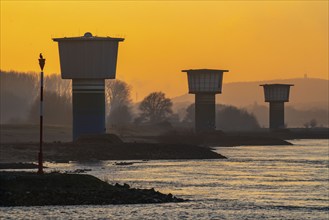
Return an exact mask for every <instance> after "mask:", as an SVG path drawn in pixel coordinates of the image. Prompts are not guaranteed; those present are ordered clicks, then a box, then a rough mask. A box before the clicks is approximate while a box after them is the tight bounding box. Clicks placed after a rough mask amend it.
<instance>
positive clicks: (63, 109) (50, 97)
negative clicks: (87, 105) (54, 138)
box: [28, 91, 72, 125]
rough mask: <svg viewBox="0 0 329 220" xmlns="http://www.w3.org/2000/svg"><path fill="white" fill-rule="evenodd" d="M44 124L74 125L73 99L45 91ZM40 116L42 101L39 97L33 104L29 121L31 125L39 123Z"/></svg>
mask: <svg viewBox="0 0 329 220" xmlns="http://www.w3.org/2000/svg"><path fill="white" fill-rule="evenodd" d="M43 100H44V115H43V119H44V123H45V124H56V125H71V124H72V105H71V97H68V96H64V95H63V96H59V95H58V94H57V93H55V92H49V91H44V99H43ZM39 116H40V100H39V97H37V98H36V99H35V101H34V102H33V104H32V106H31V109H30V112H29V119H28V121H29V122H30V123H38V122H39Z"/></svg>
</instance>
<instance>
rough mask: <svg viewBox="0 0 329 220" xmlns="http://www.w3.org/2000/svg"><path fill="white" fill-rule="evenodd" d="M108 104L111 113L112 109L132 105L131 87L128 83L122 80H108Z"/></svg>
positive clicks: (106, 89)
mask: <svg viewBox="0 0 329 220" xmlns="http://www.w3.org/2000/svg"><path fill="white" fill-rule="evenodd" d="M105 93H106V102H107V103H108V106H109V111H111V108H114V107H117V106H122V105H126V106H128V105H130V104H131V102H132V101H131V98H130V93H131V86H130V85H128V84H127V83H126V82H124V81H121V80H107V81H106V88H105Z"/></svg>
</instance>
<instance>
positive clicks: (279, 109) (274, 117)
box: [270, 102, 285, 129]
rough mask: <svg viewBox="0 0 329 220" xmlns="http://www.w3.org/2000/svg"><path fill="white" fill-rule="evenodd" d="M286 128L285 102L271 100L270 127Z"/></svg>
mask: <svg viewBox="0 0 329 220" xmlns="http://www.w3.org/2000/svg"><path fill="white" fill-rule="evenodd" d="M281 128H285V125H284V102H270V129H281Z"/></svg>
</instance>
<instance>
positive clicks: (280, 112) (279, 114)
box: [260, 84, 293, 130]
mask: <svg viewBox="0 0 329 220" xmlns="http://www.w3.org/2000/svg"><path fill="white" fill-rule="evenodd" d="M260 86H263V88H264V95H265V102H269V103H270V129H272V130H275V129H281V128H285V124H284V103H285V102H288V101H289V92H290V86H293V85H292V84H264V85H260Z"/></svg>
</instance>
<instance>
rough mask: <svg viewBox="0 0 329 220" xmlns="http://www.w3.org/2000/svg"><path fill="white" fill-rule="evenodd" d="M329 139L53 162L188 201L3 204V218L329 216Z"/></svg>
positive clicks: (57, 166) (56, 167)
mask: <svg viewBox="0 0 329 220" xmlns="http://www.w3.org/2000/svg"><path fill="white" fill-rule="evenodd" d="M328 141H329V140H295V141H292V142H293V143H294V146H255V147H253V146H248V147H231V148H215V150H216V151H217V152H219V153H221V154H223V155H225V156H227V157H228V158H229V159H227V160H170V161H167V160H166V161H135V162H136V163H134V164H133V165H130V166H116V165H113V164H114V162H113V161H107V162H104V163H99V164H84V165H81V164H76V163H70V164H48V165H49V166H50V168H49V170H61V171H63V170H75V169H78V168H79V169H81V168H88V169H92V171H90V172H88V173H89V174H91V175H94V176H97V177H99V178H100V179H103V180H106V181H108V182H110V183H116V182H118V183H128V184H129V185H131V186H132V187H138V188H155V189H156V190H158V191H160V192H163V193H172V194H173V195H175V196H177V197H182V198H185V199H190V200H191V201H189V202H186V203H176V204H174V203H168V204H142V205H106V206H66V207H63V206H45V207H14V208H0V218H3V219H20V218H24V219H42V218H47V219H106V218H108V219H329V205H328V204H329V158H328V153H329V152H328V151H329V149H328V146H329V142H328Z"/></svg>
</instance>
